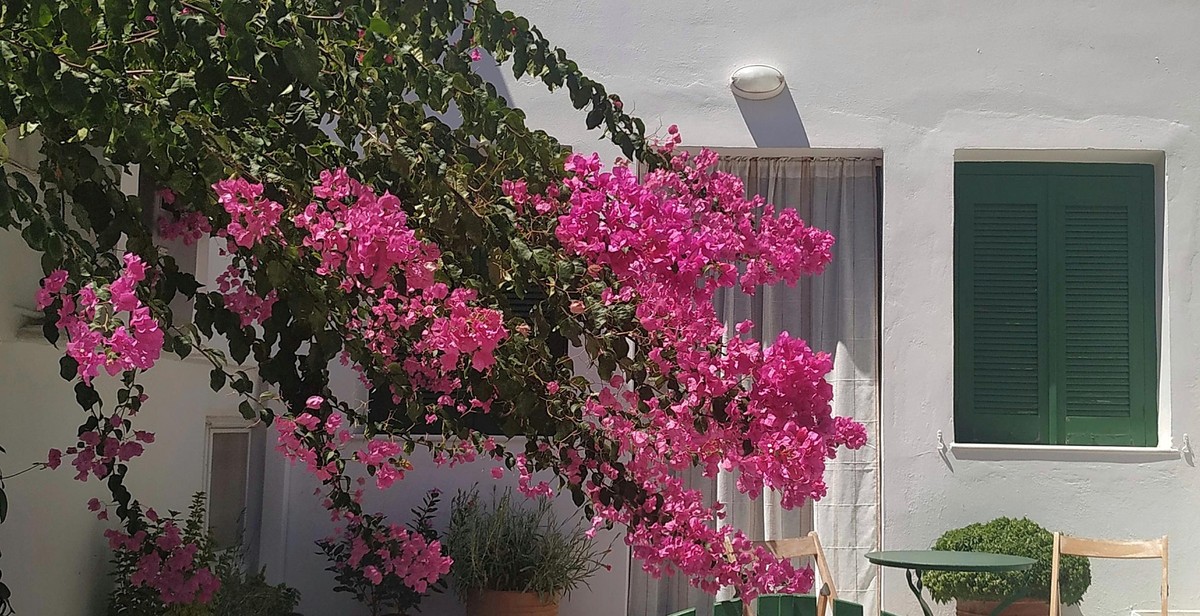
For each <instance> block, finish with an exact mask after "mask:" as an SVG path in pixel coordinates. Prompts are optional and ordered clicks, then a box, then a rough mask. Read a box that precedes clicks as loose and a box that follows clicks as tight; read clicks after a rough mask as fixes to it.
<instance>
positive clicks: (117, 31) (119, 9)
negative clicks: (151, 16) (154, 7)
mask: <svg viewBox="0 0 1200 616" xmlns="http://www.w3.org/2000/svg"><path fill="white" fill-rule="evenodd" d="M129 6H130V2H129V0H104V23H105V25H107V26H108V32H109V35H110V36H114V37H117V36H121V34H123V33H124V32H125V26H127V25H129Z"/></svg>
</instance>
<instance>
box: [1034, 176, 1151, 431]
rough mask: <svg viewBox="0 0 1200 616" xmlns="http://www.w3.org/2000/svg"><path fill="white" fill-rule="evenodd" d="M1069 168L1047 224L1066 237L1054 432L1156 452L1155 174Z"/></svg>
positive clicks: (1056, 335) (1056, 331)
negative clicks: (1151, 448)
mask: <svg viewBox="0 0 1200 616" xmlns="http://www.w3.org/2000/svg"><path fill="white" fill-rule="evenodd" d="M1068 167H1070V169H1067V170H1065V171H1066V173H1065V174H1061V175H1057V176H1055V177H1053V178H1051V209H1052V215H1051V220H1052V223H1051V224H1052V226H1053V227H1054V231H1053V234H1054V235H1055V236H1056V237H1061V238H1062V241H1061V242H1056V243H1055V247H1056V249H1058V250H1060V254H1059V255H1057V256H1056V258H1055V259H1054V261H1055V265H1056V271H1055V272H1054V278H1055V280H1054V285H1053V288H1054V300H1053V310H1052V319H1053V321H1052V323H1053V324H1052V332H1053V340H1052V343H1051V344H1052V348H1053V354H1054V355H1053V358H1052V366H1053V373H1054V381H1055V383H1056V386H1057V389H1056V391H1055V398H1054V399H1053V400H1052V407H1053V408H1054V409H1055V416H1056V422H1057V425H1056V432H1057V433H1058V434H1059V440H1060V442H1062V443H1064V444H1068V445H1127V446H1129V445H1132V446H1147V445H1155V444H1157V425H1156V423H1157V422H1156V418H1157V415H1156V413H1155V412H1154V406H1155V405H1154V400H1155V396H1156V393H1157V392H1156V391H1155V383H1156V382H1157V379H1156V378H1155V376H1156V361H1155V359H1156V349H1155V344H1154V340H1155V338H1154V334H1155V329H1154V317H1153V311H1154V301H1153V299H1154V295H1153V291H1154V267H1153V245H1154V238H1153V234H1152V230H1153V221H1154V203H1153V194H1154V193H1153V171H1152V167H1150V166H1149V165H1070V166H1068ZM1072 173H1076V174H1078V175H1074V174H1072Z"/></svg>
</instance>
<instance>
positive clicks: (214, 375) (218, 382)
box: [208, 368, 226, 391]
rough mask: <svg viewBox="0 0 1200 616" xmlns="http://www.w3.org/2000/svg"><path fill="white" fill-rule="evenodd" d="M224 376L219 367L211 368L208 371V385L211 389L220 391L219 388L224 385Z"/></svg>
mask: <svg viewBox="0 0 1200 616" xmlns="http://www.w3.org/2000/svg"><path fill="white" fill-rule="evenodd" d="M225 378H226V375H225V371H224V370H222V369H220V368H213V369H212V372H209V373H208V386H209V387H211V388H212V390H213V391H221V388H222V387H225Z"/></svg>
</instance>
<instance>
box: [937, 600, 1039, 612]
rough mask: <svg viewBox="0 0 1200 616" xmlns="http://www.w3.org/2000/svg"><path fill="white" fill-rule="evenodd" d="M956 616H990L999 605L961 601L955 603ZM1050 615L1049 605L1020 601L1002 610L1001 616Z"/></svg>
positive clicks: (998, 603) (996, 602) (1033, 601)
mask: <svg viewBox="0 0 1200 616" xmlns="http://www.w3.org/2000/svg"><path fill="white" fill-rule="evenodd" d="M955 604H956V609H957V611H958V616H991V614H992V610H994V609H996V606H997V605H1000V602H999V601H963V600H958V601H956V602H955ZM1049 613H1050V604H1049V603H1048V602H1046V601H1043V600H1041V599H1021V600H1020V601H1016V602H1014V603H1013V604H1012V605H1010V606H1008V607H1007V608H1004V612H1002V613H1001V616H1046V615H1047V614H1049Z"/></svg>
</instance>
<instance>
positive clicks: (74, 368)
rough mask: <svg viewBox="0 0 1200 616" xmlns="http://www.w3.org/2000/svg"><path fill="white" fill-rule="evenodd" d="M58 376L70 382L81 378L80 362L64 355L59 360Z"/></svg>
mask: <svg viewBox="0 0 1200 616" xmlns="http://www.w3.org/2000/svg"><path fill="white" fill-rule="evenodd" d="M58 375H59V376H61V377H62V378H63V380H64V381H70V380H72V379H74V378H75V377H76V376H79V362H77V361H75V358H73V357H71V356H69V355H63V356H62V357H61V358H59V360H58Z"/></svg>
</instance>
